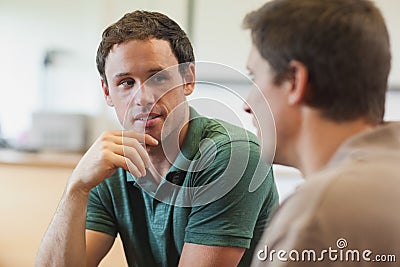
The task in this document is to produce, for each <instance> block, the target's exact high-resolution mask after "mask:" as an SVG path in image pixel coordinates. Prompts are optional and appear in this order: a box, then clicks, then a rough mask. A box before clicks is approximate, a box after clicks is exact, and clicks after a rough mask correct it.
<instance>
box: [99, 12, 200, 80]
mask: <svg viewBox="0 0 400 267" xmlns="http://www.w3.org/2000/svg"><path fill="white" fill-rule="evenodd" d="M151 38H155V39H161V40H166V41H168V42H169V44H170V46H171V50H172V52H173V53H174V55H175V57H176V58H177V60H178V63H179V64H180V65H179V69H180V71H181V73H184V72H185V71H186V66H187V64H181V63H190V62H194V54H193V48H192V45H191V43H190V41H189V38H188V37H187V35H186V33H185V32H184V31H183V30H182V29H181V28H180V27H179V25H178V24H177V23H176V22H175V21H173V20H172V19H170V18H169V17H168V16H166V15H164V14H161V13H158V12H150V11H143V10H137V11H134V12H131V13H127V14H125V15H124V16H123V17H122V18H121V19H120V20H118V21H117V22H116V23H114V24H112V25H110V26H109V27H108V28H107V29H105V30H104V32H103V35H102V40H101V42H100V45H99V48H98V50H97V56H96V63H97V69H98V71H99V73H100V76H101V77H102V78H103V79H104V81H105V82H107V80H106V75H105V70H104V68H105V62H106V58H107V56H108V54H109V53H110V50H111V49H112V47H113V46H114V45H115V44H121V43H123V42H127V41H131V40H141V41H143V40H148V39H151Z"/></svg>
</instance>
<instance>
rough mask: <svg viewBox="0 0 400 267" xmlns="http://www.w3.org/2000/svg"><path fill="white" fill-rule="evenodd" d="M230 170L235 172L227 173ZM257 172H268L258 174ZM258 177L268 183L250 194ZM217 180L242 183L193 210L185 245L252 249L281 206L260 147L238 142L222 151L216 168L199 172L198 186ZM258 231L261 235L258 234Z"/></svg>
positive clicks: (213, 165)
mask: <svg viewBox="0 0 400 267" xmlns="http://www.w3.org/2000/svg"><path fill="white" fill-rule="evenodd" d="M232 155H234V157H232ZM232 160H233V162H232ZM239 161H240V162H239ZM229 162H230V163H229ZM243 166H244V168H243ZM229 168H230V169H231V170H230V171H227V169H229ZM257 168H263V169H264V171H257V172H256V169H257ZM254 175H261V176H263V177H256V178H257V179H264V181H263V182H262V184H261V185H260V186H259V187H258V188H257V190H255V191H253V192H250V190H249V185H250V182H251V180H252V179H253V178H254V177H253V176H254ZM237 176H239V177H237ZM216 179H224V180H226V181H228V183H229V182H230V181H238V182H237V183H236V185H235V186H234V187H233V188H232V189H231V190H230V191H229V192H227V193H226V194H224V195H223V196H222V197H220V198H218V199H216V200H215V201H212V202H210V203H207V204H204V205H200V206H195V207H193V208H192V211H191V213H190V215H189V221H188V225H187V227H186V234H185V242H188V243H196V244H202V245H210V246H231V247H242V248H249V247H250V244H251V240H252V238H253V237H254V234H256V235H258V236H257V237H256V238H257V240H259V239H260V237H261V235H262V231H263V229H264V227H265V225H266V223H267V221H268V220H269V218H270V213H272V210H273V209H274V208H275V207H276V205H277V203H278V196H277V191H276V187H275V183H274V180H273V175H272V171H271V168H270V166H267V164H264V163H262V162H260V155H259V147H258V144H256V143H253V142H249V141H234V142H230V143H227V144H224V145H222V146H221V147H219V149H218V153H217V155H216V157H215V159H214V160H213V162H212V164H210V166H208V167H207V168H206V169H205V170H203V171H201V172H199V174H198V176H197V177H196V182H195V183H196V185H195V186H201V185H204V184H208V183H212V182H214V181H215V180H216ZM194 198H196V195H195V196H194ZM257 229H259V231H255V230H257Z"/></svg>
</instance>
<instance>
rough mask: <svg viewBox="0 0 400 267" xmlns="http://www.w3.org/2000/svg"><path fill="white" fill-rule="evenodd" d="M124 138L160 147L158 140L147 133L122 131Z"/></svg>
mask: <svg viewBox="0 0 400 267" xmlns="http://www.w3.org/2000/svg"><path fill="white" fill-rule="evenodd" d="M121 134H122V137H130V138H135V139H136V140H138V141H139V142H140V143H144V144H146V145H151V146H156V145H158V140H157V139H155V138H154V137H153V136H151V135H149V134H145V133H139V132H136V131H133V130H126V131H121Z"/></svg>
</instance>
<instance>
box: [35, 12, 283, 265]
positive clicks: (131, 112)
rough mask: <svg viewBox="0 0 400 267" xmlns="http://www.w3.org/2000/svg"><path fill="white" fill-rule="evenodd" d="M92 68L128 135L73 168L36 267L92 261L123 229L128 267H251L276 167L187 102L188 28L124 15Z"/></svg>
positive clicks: (102, 143) (274, 199)
mask: <svg viewBox="0 0 400 267" xmlns="http://www.w3.org/2000/svg"><path fill="white" fill-rule="evenodd" d="M97 67H98V70H99V72H100V75H101V83H102V88H103V92H104V95H105V98H106V101H107V104H108V105H110V106H113V107H114V108H115V111H116V113H117V116H118V119H119V121H120V122H121V124H122V126H123V127H124V129H125V130H123V131H106V132H104V133H103V134H102V135H101V136H100V137H99V138H98V139H97V140H96V141H95V143H94V144H93V145H92V146H91V148H90V149H89V150H88V151H87V153H86V154H85V155H84V156H83V158H82V160H81V161H80V162H79V164H78V165H77V167H76V168H75V170H74V171H73V173H72V175H71V177H70V179H69V181H68V184H67V187H66V190H65V193H64V195H63V197H62V200H61V202H60V205H59V207H58V209H57V212H56V214H55V216H54V218H53V221H52V222H51V224H50V226H49V229H48V230H47V232H46V234H45V237H44V239H43V241H42V244H41V246H40V249H39V252H38V256H37V260H36V266H48V265H51V266H97V265H98V264H99V262H100V261H101V260H102V259H103V258H104V256H105V255H106V254H107V253H108V251H109V250H110V248H111V247H112V244H113V242H114V239H115V237H116V235H117V234H119V235H120V236H121V239H122V242H123V245H124V250H125V255H126V258H127V262H128V264H129V266H178V265H179V266H237V265H239V266H248V265H249V264H250V261H251V257H252V254H253V252H254V248H255V246H256V244H257V242H258V241H259V239H260V237H261V235H262V233H263V229H264V227H265V225H266V224H267V222H268V221H269V218H270V216H271V213H272V211H273V210H274V208H275V207H276V205H277V203H278V195H277V191H276V187H275V183H274V180H273V176H272V171H271V166H269V165H267V164H264V163H262V162H261V161H260V155H259V146H258V143H257V140H256V137H255V136H254V135H252V134H250V133H249V132H247V131H246V130H244V129H241V128H239V127H236V126H233V125H230V124H228V123H226V122H223V121H218V120H214V119H209V118H206V117H202V116H200V115H199V114H197V113H196V111H195V110H194V109H193V108H191V107H189V105H188V103H187V101H186V96H188V95H190V94H191V93H192V91H193V89H194V85H195V65H194V56H193V51H192V47H191V44H190V42H189V40H188V38H187V37H186V34H185V33H184V32H183V31H182V29H181V28H180V27H179V26H178V25H177V24H176V23H175V22H174V21H172V20H171V19H169V18H168V17H166V16H165V15H162V14H160V13H157V12H145V11H135V12H132V13H129V14H126V15H125V16H124V17H123V18H121V19H120V20H119V21H118V22H116V23H115V24H113V25H111V26H110V27H108V28H107V29H106V30H105V31H104V32H103V39H102V41H101V43H100V46H99V49H98V53H97ZM255 180H256V181H262V182H261V183H260V186H258V187H257V188H256V189H255V188H252V187H251V186H250V185H251V184H252V181H253V182H254V181H255ZM253 187H254V186H253ZM254 189H255V190H254ZM85 229H86V230H85Z"/></svg>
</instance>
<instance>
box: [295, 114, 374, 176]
mask: <svg viewBox="0 0 400 267" xmlns="http://www.w3.org/2000/svg"><path fill="white" fill-rule="evenodd" d="M303 122H304V123H303V124H302V125H301V127H300V133H299V135H298V140H297V141H296V144H295V148H296V152H297V153H294V154H295V155H298V156H297V160H296V162H295V163H294V164H293V165H295V167H296V168H298V169H299V170H300V171H301V172H302V173H303V175H304V177H306V178H307V177H308V176H310V175H312V174H314V173H316V172H318V171H320V170H322V169H323V168H324V167H325V166H326V165H327V163H328V162H329V160H330V159H331V158H332V156H333V155H334V153H335V152H336V151H337V150H338V148H339V147H340V146H341V145H342V144H343V142H345V141H346V140H347V139H348V138H350V137H351V136H353V135H356V134H358V133H361V132H363V131H366V130H369V129H371V128H373V127H374V125H372V124H370V123H368V122H366V121H365V120H364V119H357V120H353V121H349V122H341V123H338V122H334V121H330V120H327V119H324V118H321V117H320V115H319V114H312V115H311V116H309V117H307V119H306V120H304V121H303Z"/></svg>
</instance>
